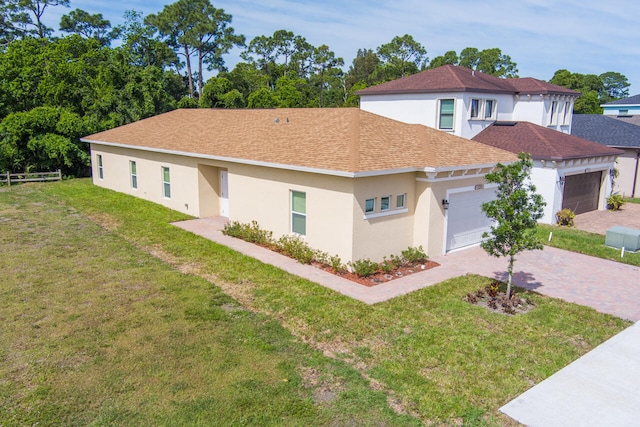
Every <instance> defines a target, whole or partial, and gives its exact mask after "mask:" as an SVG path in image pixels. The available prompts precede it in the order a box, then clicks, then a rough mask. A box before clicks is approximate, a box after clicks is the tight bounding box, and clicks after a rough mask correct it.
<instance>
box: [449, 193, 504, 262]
mask: <svg viewBox="0 0 640 427" xmlns="http://www.w3.org/2000/svg"><path fill="white" fill-rule="evenodd" d="M495 198H496V191H495V188H483V189H481V190H471V191H465V192H462V193H452V194H450V195H449V210H448V211H447V245H446V247H447V252H448V251H451V250H453V249H459V248H463V247H465V246H470V245H475V244H477V243H480V241H481V240H482V234H483V233H484V232H485V231H489V228H490V227H491V220H490V219H489V218H487V216H486V215H485V214H484V213H483V212H482V203H484V202H488V201H491V200H494V199H495Z"/></svg>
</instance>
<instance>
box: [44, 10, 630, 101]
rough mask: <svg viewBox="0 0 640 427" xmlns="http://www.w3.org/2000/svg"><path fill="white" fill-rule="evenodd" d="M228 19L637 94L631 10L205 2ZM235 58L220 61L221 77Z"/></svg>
mask: <svg viewBox="0 0 640 427" xmlns="http://www.w3.org/2000/svg"><path fill="white" fill-rule="evenodd" d="M174 1H175V0H158V1H150V0H138V1H135V2H132V1H121V0H71V2H70V3H71V7H70V8H69V9H66V8H62V7H55V8H52V9H50V10H47V12H46V18H47V19H46V21H47V22H48V25H50V26H52V27H54V28H57V27H58V23H59V19H60V16H61V15H62V14H65V13H69V11H70V10H72V9H75V8H80V9H84V10H86V11H87V12H90V13H102V14H103V16H104V17H105V18H107V19H109V20H110V21H111V24H112V25H118V24H121V23H122V21H123V19H122V16H123V13H124V11H125V10H128V9H135V10H138V11H141V12H143V13H144V14H145V15H147V14H149V13H157V12H159V11H161V10H162V8H163V6H164V5H166V4H170V3H173V2H174ZM212 4H213V5H214V6H215V7H217V8H222V9H224V10H225V12H227V13H230V14H231V15H232V16H233V21H232V26H233V27H234V29H235V31H236V33H238V34H244V35H245V36H246V38H247V42H248V41H250V40H251V39H252V38H253V37H256V36H260V35H272V34H273V32H274V31H276V30H279V29H285V30H288V31H293V32H294V33H295V34H296V35H301V36H303V37H305V38H306V39H307V41H308V42H310V43H311V44H313V45H314V46H319V45H321V44H326V45H328V46H329V47H330V48H331V50H333V51H334V52H335V53H336V55H337V56H340V57H342V58H343V59H344V61H345V67H344V69H345V71H346V70H347V69H348V67H349V65H351V62H352V60H353V58H354V56H355V55H356V53H357V51H358V49H359V48H371V49H375V48H377V47H378V46H380V45H382V44H384V43H387V42H389V41H390V40H391V39H392V38H393V37H395V36H398V35H400V36H401V35H404V34H410V35H411V36H413V38H414V39H415V40H416V41H418V42H419V43H421V44H422V45H423V46H424V47H425V48H426V49H427V56H428V57H429V58H433V57H435V56H438V55H442V54H443V53H444V52H446V51H448V50H455V51H456V52H458V53H459V52H460V50H462V49H464V48H465V47H469V46H470V47H476V48H478V49H486V48H493V47H498V48H500V49H501V50H502V53H504V54H506V55H509V56H511V59H512V60H513V61H514V62H516V63H517V65H518V70H519V75H520V77H535V78H538V79H542V80H549V79H550V78H551V77H552V76H553V73H554V72H555V71H556V70H558V69H562V68H565V69H568V70H569V71H572V72H576V73H583V74H602V73H604V72H607V71H616V72H619V73H622V74H624V75H625V76H626V77H627V78H628V80H629V83H631V87H630V93H629V94H630V95H635V94H638V93H640V43H638V39H639V35H640V34H639V33H640V25H639V24H638V23H639V21H640V2H638V1H631V0H607V1H602V0H557V1H554V0H493V1H492V2H482V1H477V0H475V1H472V0H450V1H444V2H443V1H433V0H325V1H318V0H300V1H294V0H212ZM239 53H240V51H239V50H234V51H232V52H231V53H230V54H229V55H227V56H226V57H225V61H226V63H227V66H228V67H229V68H232V67H233V65H234V64H235V63H236V62H238V61H239V56H238V55H239Z"/></svg>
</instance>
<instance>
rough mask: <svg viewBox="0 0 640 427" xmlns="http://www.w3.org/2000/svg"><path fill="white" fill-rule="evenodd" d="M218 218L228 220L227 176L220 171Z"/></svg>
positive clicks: (224, 172)
mask: <svg viewBox="0 0 640 427" xmlns="http://www.w3.org/2000/svg"><path fill="white" fill-rule="evenodd" d="M220 216H223V217H225V218H229V174H228V172H227V171H226V170H222V171H220Z"/></svg>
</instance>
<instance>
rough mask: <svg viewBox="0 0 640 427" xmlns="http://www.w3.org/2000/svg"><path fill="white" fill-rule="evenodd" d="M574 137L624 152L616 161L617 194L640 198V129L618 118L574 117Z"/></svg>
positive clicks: (589, 115) (588, 115)
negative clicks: (639, 196)
mask: <svg viewBox="0 0 640 427" xmlns="http://www.w3.org/2000/svg"><path fill="white" fill-rule="evenodd" d="M629 117H631V116H629ZM634 117H638V118H639V119H640V116H634ZM625 119H626V117H625ZM639 123H640V122H639ZM571 133H572V135H575V136H578V137H580V138H584V139H589V140H591V141H595V142H597V143H599V144H602V145H606V146H608V147H615V148H619V149H620V150H622V151H623V152H624V153H623V154H621V155H620V156H619V157H618V160H617V161H616V169H618V177H617V178H616V179H615V186H614V189H613V190H614V191H615V192H617V193H619V194H622V195H623V196H625V197H637V195H638V194H640V193H639V192H640V126H638V125H637V124H633V123H632V122H627V121H623V120H617V118H616V116H610V115H609V116H605V115H600V114H574V115H573V126H572V130H571Z"/></svg>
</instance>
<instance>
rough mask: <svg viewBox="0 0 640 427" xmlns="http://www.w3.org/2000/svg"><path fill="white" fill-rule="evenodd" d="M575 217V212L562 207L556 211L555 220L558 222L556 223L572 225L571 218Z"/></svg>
mask: <svg viewBox="0 0 640 427" xmlns="http://www.w3.org/2000/svg"><path fill="white" fill-rule="evenodd" d="M575 217H576V214H575V213H574V212H573V211H572V210H571V209H569V208H564V209H562V210H560V211H558V212H556V221H557V222H558V225H563V226H566V227H573V225H574V223H573V220H574V219H575Z"/></svg>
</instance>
